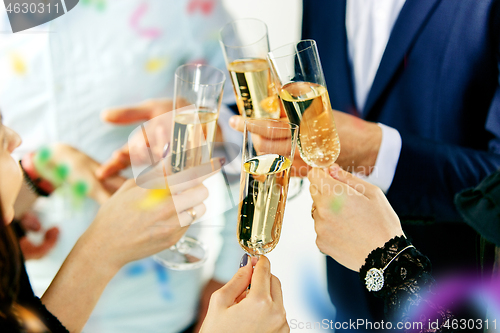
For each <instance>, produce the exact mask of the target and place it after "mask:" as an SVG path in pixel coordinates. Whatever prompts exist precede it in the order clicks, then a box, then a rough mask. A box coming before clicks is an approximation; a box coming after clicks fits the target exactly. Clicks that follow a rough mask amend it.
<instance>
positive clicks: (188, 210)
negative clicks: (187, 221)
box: [185, 208, 196, 222]
mask: <svg viewBox="0 0 500 333" xmlns="http://www.w3.org/2000/svg"><path fill="white" fill-rule="evenodd" d="M185 212H186V213H188V214H189V216H191V218H192V219H193V220H192V221H191V222H193V221H194V220H196V211H195V210H194V208H189V209H186V210H185Z"/></svg>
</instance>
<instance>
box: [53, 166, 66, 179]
mask: <svg viewBox="0 0 500 333" xmlns="http://www.w3.org/2000/svg"><path fill="white" fill-rule="evenodd" d="M69 172H70V170H69V166H68V165H66V164H59V165H57V166H56V168H55V170H54V177H55V178H56V179H57V180H58V181H61V182H63V181H65V180H66V178H68V175H69Z"/></svg>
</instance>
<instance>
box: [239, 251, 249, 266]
mask: <svg viewBox="0 0 500 333" xmlns="http://www.w3.org/2000/svg"><path fill="white" fill-rule="evenodd" d="M247 264H248V254H246V253H245V254H244V255H243V257H241V260H240V268H241V267H244V266H246V265H247Z"/></svg>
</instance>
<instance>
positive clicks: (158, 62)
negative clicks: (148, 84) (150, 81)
mask: <svg viewBox="0 0 500 333" xmlns="http://www.w3.org/2000/svg"><path fill="white" fill-rule="evenodd" d="M166 64H167V60H166V59H162V58H153V59H150V60H148V62H146V66H145V68H146V71H147V72H149V73H154V72H158V71H160V70H161V69H163V68H164V67H165V65H166Z"/></svg>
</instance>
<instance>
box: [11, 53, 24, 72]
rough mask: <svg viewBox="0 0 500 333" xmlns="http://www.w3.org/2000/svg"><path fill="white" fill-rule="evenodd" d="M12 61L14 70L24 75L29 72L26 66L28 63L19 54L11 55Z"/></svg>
mask: <svg viewBox="0 0 500 333" xmlns="http://www.w3.org/2000/svg"><path fill="white" fill-rule="evenodd" d="M11 63H12V68H13V69H14V72H15V73H16V74H18V75H24V74H26V72H27V68H26V63H25V62H24V59H23V58H22V57H21V56H20V55H18V54H13V55H12V56H11Z"/></svg>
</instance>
